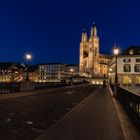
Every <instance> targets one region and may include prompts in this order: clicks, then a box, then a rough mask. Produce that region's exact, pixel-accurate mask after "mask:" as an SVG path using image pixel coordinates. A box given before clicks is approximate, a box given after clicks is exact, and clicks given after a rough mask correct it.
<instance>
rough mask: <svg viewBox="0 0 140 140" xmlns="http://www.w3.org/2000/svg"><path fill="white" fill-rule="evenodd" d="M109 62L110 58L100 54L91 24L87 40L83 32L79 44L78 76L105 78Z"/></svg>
mask: <svg viewBox="0 0 140 140" xmlns="http://www.w3.org/2000/svg"><path fill="white" fill-rule="evenodd" d="M110 60H111V57H110V56H109V55H105V54H100V48H99V37H98V35H97V28H96V25H95V24H93V25H92V27H91V31H90V37H89V38H88V37H87V33H86V32H85V31H83V32H82V37H81V42H80V64H79V70H80V75H81V76H85V77H103V78H107V77H108V74H109V62H110Z"/></svg>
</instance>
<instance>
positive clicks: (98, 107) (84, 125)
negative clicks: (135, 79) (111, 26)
mask: <svg viewBox="0 0 140 140" xmlns="http://www.w3.org/2000/svg"><path fill="white" fill-rule="evenodd" d="M36 140H124V135H123V131H122V128H121V124H120V121H119V119H118V115H117V111H116V108H115V105H114V103H113V101H112V97H111V96H109V95H108V94H107V90H106V89H98V90H96V92H94V94H92V95H90V96H89V97H88V98H86V99H85V100H84V101H83V102H82V103H81V104H80V105H78V107H76V108H75V109H74V110H73V111H72V112H70V113H69V114H68V115H66V116H65V117H64V118H63V119H62V120H60V121H59V122H57V123H56V124H55V125H54V126H52V127H51V128H50V129H48V131H47V132H46V133H45V134H43V135H42V136H40V137H39V138H38V139H36Z"/></svg>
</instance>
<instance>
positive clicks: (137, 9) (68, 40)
mask: <svg viewBox="0 0 140 140" xmlns="http://www.w3.org/2000/svg"><path fill="white" fill-rule="evenodd" d="M93 22H95V23H96V25H97V31H98V35H99V38H100V50H101V52H102V53H111V50H112V49H111V48H112V46H113V45H114V44H115V43H117V44H118V45H119V47H120V48H123V49H125V48H127V47H128V46H130V45H140V1H139V0H133V1H132V0H116V1H115V0H16V1H15V0H4V1H3V2H2V1H0V62H3V61H16V62H17V61H19V62H24V54H25V53H26V52H32V54H33V55H34V59H33V60H32V63H39V62H42V63H44V62H62V63H78V62H79V43H80V40H81V33H82V31H83V29H84V28H85V29H86V31H87V33H88V34H89V33H90V28H91V25H92V23H93Z"/></svg>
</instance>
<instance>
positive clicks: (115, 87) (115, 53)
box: [113, 47, 119, 97]
mask: <svg viewBox="0 0 140 140" xmlns="http://www.w3.org/2000/svg"><path fill="white" fill-rule="evenodd" d="M113 53H114V56H115V62H116V67H115V83H114V97H117V86H118V73H117V56H118V54H119V48H117V47H115V48H114V50H113Z"/></svg>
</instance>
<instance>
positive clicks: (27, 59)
mask: <svg viewBox="0 0 140 140" xmlns="http://www.w3.org/2000/svg"><path fill="white" fill-rule="evenodd" d="M25 59H26V61H27V75H26V81H29V72H28V63H29V62H30V61H31V60H32V54H31V53H26V54H25Z"/></svg>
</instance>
